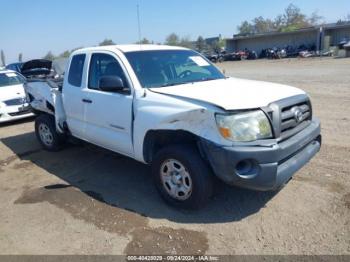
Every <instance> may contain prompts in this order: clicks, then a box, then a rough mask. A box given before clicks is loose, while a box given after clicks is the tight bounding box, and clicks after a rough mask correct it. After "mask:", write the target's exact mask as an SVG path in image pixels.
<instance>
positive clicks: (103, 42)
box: [98, 38, 115, 46]
mask: <svg viewBox="0 0 350 262" xmlns="http://www.w3.org/2000/svg"><path fill="white" fill-rule="evenodd" d="M98 45H99V46H106V45H115V43H114V42H113V40H112V39H107V38H106V39H105V40H103V41H102V42H101V43H99V44H98Z"/></svg>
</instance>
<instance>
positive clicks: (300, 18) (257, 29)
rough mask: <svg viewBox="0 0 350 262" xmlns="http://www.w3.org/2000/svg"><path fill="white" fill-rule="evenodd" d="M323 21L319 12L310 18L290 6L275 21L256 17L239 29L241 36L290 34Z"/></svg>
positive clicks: (242, 24)
mask: <svg viewBox="0 0 350 262" xmlns="http://www.w3.org/2000/svg"><path fill="white" fill-rule="evenodd" d="M322 19H323V17H322V16H319V15H318V13H317V12H313V13H312V14H311V15H310V17H308V16H307V15H305V14H303V13H302V12H301V10H300V8H299V7H297V6H295V5H293V4H290V5H289V6H288V7H287V8H286V9H285V10H284V13H283V14H281V15H278V16H277V17H276V18H275V19H273V20H272V19H265V18H263V17H262V16H259V17H256V18H254V19H253V20H252V22H251V23H250V22H248V21H243V22H242V23H241V25H240V26H238V27H237V29H238V31H239V33H240V34H241V35H247V34H259V33H267V32H273V31H280V32H289V31H294V30H298V29H300V28H304V27H309V26H314V25H317V24H318V23H320V21H321V20H322Z"/></svg>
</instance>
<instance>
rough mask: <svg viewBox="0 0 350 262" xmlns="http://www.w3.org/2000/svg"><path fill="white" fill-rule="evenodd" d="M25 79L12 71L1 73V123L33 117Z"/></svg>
mask: <svg viewBox="0 0 350 262" xmlns="http://www.w3.org/2000/svg"><path fill="white" fill-rule="evenodd" d="M24 83H25V78H24V77H23V76H22V75H20V74H19V73H17V72H15V71H11V70H5V71H0V123H3V122H8V121H13V120H18V119H22V118H26V117H30V116H33V114H32V112H31V110H30V108H29V103H28V101H27V99H26V95H25V92H24V87H23V84H24Z"/></svg>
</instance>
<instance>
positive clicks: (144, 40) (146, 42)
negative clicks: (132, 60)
mask: <svg viewBox="0 0 350 262" xmlns="http://www.w3.org/2000/svg"><path fill="white" fill-rule="evenodd" d="M152 42H153V41H152ZM136 44H138V45H140V44H141V45H148V44H151V41H149V40H148V39H147V38H145V37H144V38H143V39H142V40H141V41H138V42H136Z"/></svg>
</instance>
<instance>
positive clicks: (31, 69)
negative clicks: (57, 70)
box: [21, 59, 52, 77]
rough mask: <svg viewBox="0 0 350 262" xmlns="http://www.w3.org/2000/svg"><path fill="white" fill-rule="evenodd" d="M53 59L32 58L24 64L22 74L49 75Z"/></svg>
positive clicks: (26, 75)
mask: <svg viewBox="0 0 350 262" xmlns="http://www.w3.org/2000/svg"><path fill="white" fill-rule="evenodd" d="M51 67H52V61H50V60H45V59H35V60H30V61H28V62H26V63H24V64H23V66H22V68H21V74H22V75H24V76H25V77H29V76H38V75H49V74H50V73H51Z"/></svg>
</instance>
